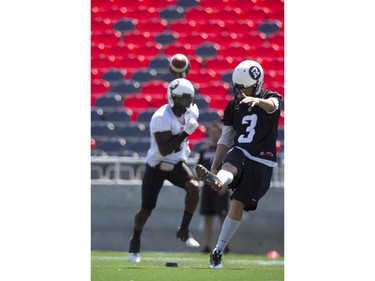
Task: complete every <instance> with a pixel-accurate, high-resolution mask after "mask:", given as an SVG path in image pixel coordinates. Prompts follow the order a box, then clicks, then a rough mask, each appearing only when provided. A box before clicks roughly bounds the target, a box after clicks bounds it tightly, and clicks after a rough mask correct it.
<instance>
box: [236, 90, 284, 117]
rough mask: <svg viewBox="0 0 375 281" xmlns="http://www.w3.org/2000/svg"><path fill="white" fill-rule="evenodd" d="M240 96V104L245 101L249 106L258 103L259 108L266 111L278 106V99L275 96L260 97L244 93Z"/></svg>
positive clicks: (273, 110)
mask: <svg viewBox="0 0 375 281" xmlns="http://www.w3.org/2000/svg"><path fill="white" fill-rule="evenodd" d="M242 97H243V99H242V100H241V101H240V104H241V103H246V104H248V105H249V106H251V107H254V106H255V105H258V106H259V107H260V108H261V109H263V110H264V111H267V112H268V113H273V112H275V111H276V110H277V109H278V108H279V101H278V99H276V98H268V99H262V98H257V97H251V96H246V95H245V94H242Z"/></svg>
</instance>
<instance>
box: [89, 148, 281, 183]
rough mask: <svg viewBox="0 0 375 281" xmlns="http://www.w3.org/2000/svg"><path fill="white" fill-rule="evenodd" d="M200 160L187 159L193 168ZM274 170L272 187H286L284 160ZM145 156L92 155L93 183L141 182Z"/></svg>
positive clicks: (195, 158)
mask: <svg viewBox="0 0 375 281" xmlns="http://www.w3.org/2000/svg"><path fill="white" fill-rule="evenodd" d="M197 162H198V155H196V156H195V157H190V158H188V159H187V161H186V163H187V165H188V166H189V167H191V168H192V169H193V168H194V166H195V165H196V164H197ZM279 162H280V163H279V164H278V166H277V167H275V168H274V170H273V175H272V180H271V187H279V188H283V187H284V163H283V162H284V161H283V157H279ZM145 165H146V158H145V157H139V158H136V157H125V156H91V184H108V185H112V184H124V185H126V184H140V183H141V181H142V178H143V173H144V170H145Z"/></svg>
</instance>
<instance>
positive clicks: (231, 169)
mask: <svg viewBox="0 0 375 281" xmlns="http://www.w3.org/2000/svg"><path fill="white" fill-rule="evenodd" d="M221 169H222V170H226V171H228V172H231V173H232V174H233V176H236V175H237V174H238V168H237V167H236V166H234V165H232V164H231V163H229V162H226V163H224V164H223V166H222V167H221Z"/></svg>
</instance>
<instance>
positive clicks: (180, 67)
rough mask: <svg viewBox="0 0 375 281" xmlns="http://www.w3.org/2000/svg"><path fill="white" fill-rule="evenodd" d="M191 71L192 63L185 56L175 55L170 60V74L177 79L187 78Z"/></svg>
mask: <svg viewBox="0 0 375 281" xmlns="http://www.w3.org/2000/svg"><path fill="white" fill-rule="evenodd" d="M189 71H190V61H189V59H188V58H187V57H186V56H185V55H183V54H175V55H173V56H172V57H171V59H170V60H169V72H170V73H171V74H172V75H174V76H176V77H177V78H185V77H186V75H187V74H188V73H189Z"/></svg>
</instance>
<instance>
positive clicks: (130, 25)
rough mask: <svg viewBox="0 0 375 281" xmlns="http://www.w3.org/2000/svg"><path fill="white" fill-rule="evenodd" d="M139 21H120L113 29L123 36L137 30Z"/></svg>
mask: <svg viewBox="0 0 375 281" xmlns="http://www.w3.org/2000/svg"><path fill="white" fill-rule="evenodd" d="M136 23H137V21H136V20H130V19H120V20H118V21H117V22H115V24H114V26H113V28H114V29H115V30H117V31H120V32H121V33H122V34H124V33H126V32H128V31H133V30H134V29H135V25H136Z"/></svg>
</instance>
